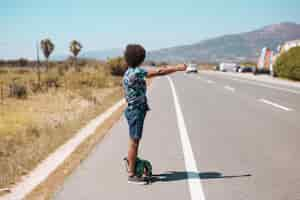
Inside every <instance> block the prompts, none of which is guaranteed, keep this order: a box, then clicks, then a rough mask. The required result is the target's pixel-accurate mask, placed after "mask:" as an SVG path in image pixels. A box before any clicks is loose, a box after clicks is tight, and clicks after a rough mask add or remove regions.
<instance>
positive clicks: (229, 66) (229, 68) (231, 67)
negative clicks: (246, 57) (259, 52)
mask: <svg viewBox="0 0 300 200" xmlns="http://www.w3.org/2000/svg"><path fill="white" fill-rule="evenodd" d="M236 67H237V64H235V63H220V64H219V70H220V71H221V72H235V70H236Z"/></svg>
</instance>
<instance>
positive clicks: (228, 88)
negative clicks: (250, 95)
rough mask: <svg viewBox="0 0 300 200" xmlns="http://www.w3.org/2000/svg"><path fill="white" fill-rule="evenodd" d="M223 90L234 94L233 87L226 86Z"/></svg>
mask: <svg viewBox="0 0 300 200" xmlns="http://www.w3.org/2000/svg"><path fill="white" fill-rule="evenodd" d="M224 88H225V89H226V90H229V91H231V92H234V91H235V89H234V88H233V87H230V86H228V85H226V86H224Z"/></svg>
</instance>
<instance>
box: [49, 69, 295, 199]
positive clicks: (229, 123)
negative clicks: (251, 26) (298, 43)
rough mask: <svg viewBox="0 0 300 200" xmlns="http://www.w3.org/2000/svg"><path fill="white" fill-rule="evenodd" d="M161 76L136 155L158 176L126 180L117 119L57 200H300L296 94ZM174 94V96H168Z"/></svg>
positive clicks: (122, 128) (224, 80) (208, 77)
mask: <svg viewBox="0 0 300 200" xmlns="http://www.w3.org/2000/svg"><path fill="white" fill-rule="evenodd" d="M171 79H172V81H171V82H173V83H174V88H173V89H172V87H171V85H170V80H169V79H168V78H166V77H161V78H158V79H156V80H155V81H153V84H152V85H151V87H150V90H149V103H150V107H151V109H152V110H151V111H150V112H149V113H148V115H147V117H146V122H145V130H144V136H143V139H142V144H141V151H140V155H141V157H143V158H146V159H149V160H151V161H152V164H153V168H154V169H153V171H154V174H160V175H161V177H162V179H161V180H159V181H157V182H154V183H153V184H151V185H147V186H139V185H131V184H128V183H127V176H126V173H125V169H124V165H123V161H122V158H123V157H124V156H125V155H126V152H127V140H128V133H127V132H128V130H127V124H126V121H125V119H124V117H122V119H121V120H120V121H119V122H117V123H116V125H115V126H114V127H113V128H112V129H111V130H110V133H109V134H108V135H107V136H106V137H105V138H104V140H103V141H102V142H101V143H99V145H97V147H96V148H95V149H94V151H93V152H92V153H91V154H90V156H89V157H88V158H87V159H86V160H85V161H84V162H83V163H82V164H81V165H80V166H79V167H78V168H77V170H75V172H74V173H73V174H72V175H71V176H70V177H68V178H67V179H66V181H65V184H64V186H63V187H62V188H61V189H60V190H59V191H57V193H56V194H55V197H54V199H57V200H67V199H72V200H96V199H132V200H135V199H143V200H147V199H149V200H150V199H174V200H177V199H178V200H179V199H180V200H182V199H208V200H215V199H226V200H238V199H243V200H245V199H256V200H258V199H262V200H267V199H270V200H271V199H272V200H277V199H278V200H279V199H280V200H281V199H285V200H289V199H290V200H296V199H300V172H299V170H300V159H299V152H300V89H299V88H298V89H297V88H290V87H287V86H280V85H276V84H269V83H268V84H257V83H256V82H255V81H243V80H233V79H231V78H228V77H224V76H222V75H217V74H201V73H200V74H199V75H184V74H176V75H173V76H171ZM174 92H175V94H174Z"/></svg>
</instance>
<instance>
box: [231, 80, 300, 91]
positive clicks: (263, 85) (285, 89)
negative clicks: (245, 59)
mask: <svg viewBox="0 0 300 200" xmlns="http://www.w3.org/2000/svg"><path fill="white" fill-rule="evenodd" d="M228 79H230V80H233V81H239V82H244V83H248V84H252V85H258V86H261V87H266V88H271V89H275V90H280V91H284V92H290V93H294V94H300V91H297V90H293V89H288V88H283V87H277V86H272V85H268V84H264V83H258V82H255V81H250V80H249V81H248V80H242V79H239V78H229V77H228Z"/></svg>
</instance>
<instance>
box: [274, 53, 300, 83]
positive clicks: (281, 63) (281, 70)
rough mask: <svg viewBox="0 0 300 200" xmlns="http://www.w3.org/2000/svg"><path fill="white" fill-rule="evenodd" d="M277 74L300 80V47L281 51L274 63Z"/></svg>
mask: <svg viewBox="0 0 300 200" xmlns="http://www.w3.org/2000/svg"><path fill="white" fill-rule="evenodd" d="M274 72H275V74H276V75H277V76H279V77H283V78H289V79H292V80H298V81H300V47H295V48H292V49H290V50H289V51H288V52H285V53H283V54H282V55H281V56H280V57H279V58H278V59H277V60H276V63H275V65H274Z"/></svg>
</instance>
